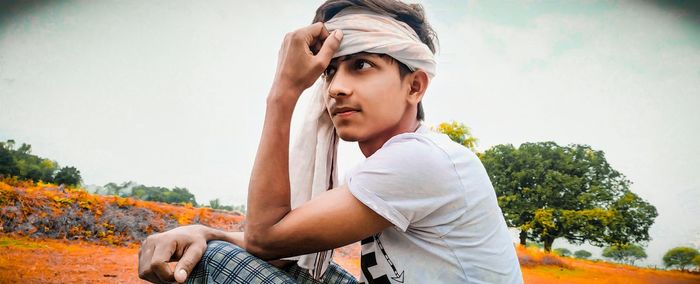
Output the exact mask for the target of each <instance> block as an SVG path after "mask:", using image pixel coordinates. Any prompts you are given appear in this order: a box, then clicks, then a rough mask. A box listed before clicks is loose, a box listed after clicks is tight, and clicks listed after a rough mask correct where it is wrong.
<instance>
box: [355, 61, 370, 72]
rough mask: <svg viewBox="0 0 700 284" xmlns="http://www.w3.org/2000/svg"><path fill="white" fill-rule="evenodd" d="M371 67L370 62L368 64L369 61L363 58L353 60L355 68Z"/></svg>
mask: <svg viewBox="0 0 700 284" xmlns="http://www.w3.org/2000/svg"><path fill="white" fill-rule="evenodd" d="M369 67H372V64H369V62H367V61H364V60H357V61H355V69H358V70H359V69H365V68H369Z"/></svg>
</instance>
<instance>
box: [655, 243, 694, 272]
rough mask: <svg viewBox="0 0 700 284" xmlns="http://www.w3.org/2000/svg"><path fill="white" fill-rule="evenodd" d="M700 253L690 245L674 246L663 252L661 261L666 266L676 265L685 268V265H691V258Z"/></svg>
mask: <svg viewBox="0 0 700 284" xmlns="http://www.w3.org/2000/svg"><path fill="white" fill-rule="evenodd" d="M698 255H700V253H699V252H698V250H697V249H694V248H691V247H675V248H672V249H670V250H669V251H668V252H666V254H664V257H663V261H664V265H666V267H674V266H675V267H678V268H679V269H681V270H685V268H686V267H688V266H691V265H693V259H694V258H696V257H697V256H698Z"/></svg>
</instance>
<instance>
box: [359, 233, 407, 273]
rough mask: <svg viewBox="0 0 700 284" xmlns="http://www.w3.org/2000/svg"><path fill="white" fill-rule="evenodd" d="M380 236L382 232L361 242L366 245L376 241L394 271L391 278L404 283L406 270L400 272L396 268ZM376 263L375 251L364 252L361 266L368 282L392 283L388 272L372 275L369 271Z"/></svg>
mask: <svg viewBox="0 0 700 284" xmlns="http://www.w3.org/2000/svg"><path fill="white" fill-rule="evenodd" d="M379 236H381V233H379V234H376V235H374V236H371V237H368V238H366V239H364V240H362V241H361V242H360V243H361V244H362V245H365V244H369V243H373V242H376V243H377V246H378V247H379V250H380V251H381V252H382V255H384V259H386V261H387V263H389V266H391V270H392V271H393V272H394V276H392V277H391V279H393V280H394V281H396V282H399V283H403V281H404V277H403V276H404V271H401V273H399V272H398V271H397V270H396V266H394V262H393V261H391V258H389V255H388V254H387V253H386V250H384V246H383V245H382V241H381V240H379ZM375 265H377V258H376V254H375V253H374V252H369V253H366V254H363V255H362V257H361V258H360V268H361V269H362V274H363V275H364V276H365V279H367V282H368V284H374V283H378V284H390V283H391V282H390V281H389V277H387V276H386V274H384V275H382V276H380V277H378V278H374V277H372V273H370V272H369V268H370V267H372V266H375Z"/></svg>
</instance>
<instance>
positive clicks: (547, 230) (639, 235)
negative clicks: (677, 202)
mask: <svg viewBox="0 0 700 284" xmlns="http://www.w3.org/2000/svg"><path fill="white" fill-rule="evenodd" d="M480 158H481V160H482V162H483V164H484V167H485V168H486V170H487V172H488V174H489V177H490V179H491V182H492V183H493V186H494V189H495V190H496V195H497V196H498V203H499V205H500V206H501V208H502V211H503V215H504V217H505V220H506V223H507V224H508V226H510V227H516V228H518V229H520V243H521V244H523V245H525V244H526V241H527V240H528V239H529V240H534V241H541V242H542V243H544V249H545V251H550V250H551V247H552V243H553V242H554V240H555V239H557V238H565V239H567V240H568V241H569V242H571V243H574V244H581V243H584V242H589V243H591V244H593V245H597V246H604V245H622V244H630V243H638V242H645V241H648V240H649V227H651V225H652V224H653V222H654V219H655V218H656V216H657V212H656V208H655V207H654V206H652V205H651V204H649V203H648V202H646V201H644V200H643V199H641V198H640V197H639V196H637V195H636V194H634V193H632V192H631V191H630V190H629V185H630V183H631V182H630V181H629V180H627V178H626V177H625V176H624V175H623V174H621V173H619V172H618V171H616V170H615V169H613V168H612V166H610V164H609V163H608V162H607V160H606V159H605V154H604V153H603V151H596V150H593V149H592V148H591V147H590V146H587V145H577V144H572V145H569V146H559V145H557V144H556V143H554V142H539V143H523V144H522V145H520V147H518V148H516V147H514V146H513V145H510V144H507V145H496V146H494V147H492V148H490V149H488V150H486V151H485V152H484V153H483V154H481V155H480Z"/></svg>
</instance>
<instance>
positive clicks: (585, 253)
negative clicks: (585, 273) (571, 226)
mask: <svg viewBox="0 0 700 284" xmlns="http://www.w3.org/2000/svg"><path fill="white" fill-rule="evenodd" d="M592 255H593V254H591V253H590V252H589V251H587V250H577V251H576V252H574V257H576V258H583V259H588V258H589V257H591V256H592Z"/></svg>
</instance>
